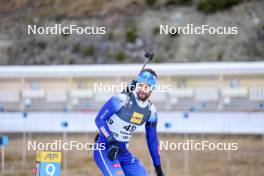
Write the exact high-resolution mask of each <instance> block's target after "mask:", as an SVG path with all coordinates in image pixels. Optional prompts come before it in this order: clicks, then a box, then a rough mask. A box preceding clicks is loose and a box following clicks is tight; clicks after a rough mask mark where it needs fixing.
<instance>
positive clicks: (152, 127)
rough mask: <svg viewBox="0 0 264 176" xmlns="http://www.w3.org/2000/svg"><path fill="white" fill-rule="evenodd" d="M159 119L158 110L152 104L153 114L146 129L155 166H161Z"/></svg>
mask: <svg viewBox="0 0 264 176" xmlns="http://www.w3.org/2000/svg"><path fill="white" fill-rule="evenodd" d="M157 121H158V114H157V111H156V109H155V107H154V105H151V115H150V117H149V120H148V121H147V123H146V125H145V129H146V138H147V143H148V148H149V152H150V155H151V158H152V161H153V164H154V166H155V167H158V166H160V155H159V141H158V136H157Z"/></svg>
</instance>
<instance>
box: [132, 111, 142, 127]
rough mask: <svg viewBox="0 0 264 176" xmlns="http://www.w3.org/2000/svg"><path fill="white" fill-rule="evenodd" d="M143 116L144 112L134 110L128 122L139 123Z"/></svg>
mask: <svg viewBox="0 0 264 176" xmlns="http://www.w3.org/2000/svg"><path fill="white" fill-rule="evenodd" d="M143 117H144V114H141V113H138V112H134V113H133V115H132V117H131V119H130V122H133V123H135V124H140V123H141V122H142V119H143Z"/></svg>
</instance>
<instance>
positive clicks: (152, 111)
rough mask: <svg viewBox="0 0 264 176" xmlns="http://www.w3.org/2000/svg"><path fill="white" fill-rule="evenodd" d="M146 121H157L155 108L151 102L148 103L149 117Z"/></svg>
mask: <svg viewBox="0 0 264 176" xmlns="http://www.w3.org/2000/svg"><path fill="white" fill-rule="evenodd" d="M148 121H149V122H157V121H158V113H157V109H156V107H155V106H154V104H153V103H151V105H150V117H149V119H148Z"/></svg>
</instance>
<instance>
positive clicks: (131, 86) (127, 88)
mask: <svg viewBox="0 0 264 176" xmlns="http://www.w3.org/2000/svg"><path fill="white" fill-rule="evenodd" d="M136 84H137V81H136V80H134V79H133V80H132V81H131V83H130V84H129V85H128V86H127V87H126V88H125V89H124V90H123V92H132V91H133V90H135V88H136Z"/></svg>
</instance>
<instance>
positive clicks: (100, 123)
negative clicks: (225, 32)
mask: <svg viewBox="0 0 264 176" xmlns="http://www.w3.org/2000/svg"><path fill="white" fill-rule="evenodd" d="M126 98H127V95H125V94H118V95H116V96H113V97H111V98H110V99H109V100H108V101H107V102H106V103H105V104H104V105H103V107H102V108H101V109H100V110H99V112H98V114H97V116H96V118H95V124H96V126H97V128H98V129H99V131H100V132H101V133H102V134H103V135H104V136H105V137H106V138H107V137H109V136H112V134H111V131H110V129H109V127H108V125H107V120H108V119H109V118H110V117H111V116H112V115H113V114H114V113H116V112H117V111H119V110H120V109H121V108H122V107H123V105H124V103H125V101H126Z"/></svg>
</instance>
